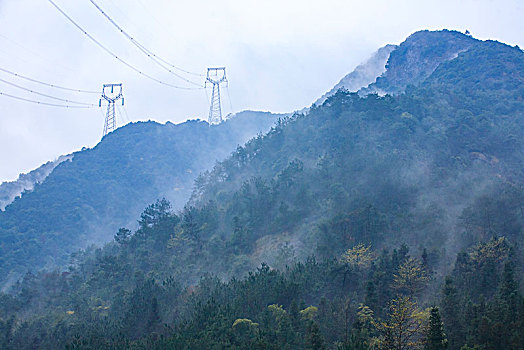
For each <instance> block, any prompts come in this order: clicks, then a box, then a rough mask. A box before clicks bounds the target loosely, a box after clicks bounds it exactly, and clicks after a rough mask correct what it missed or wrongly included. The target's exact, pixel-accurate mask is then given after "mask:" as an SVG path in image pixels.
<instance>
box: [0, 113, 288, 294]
mask: <svg viewBox="0 0 524 350" xmlns="http://www.w3.org/2000/svg"><path fill="white" fill-rule="evenodd" d="M277 118H278V115H274V114H270V113H263V112H249V111H246V112H241V113H238V114H237V115H235V116H234V117H233V118H231V119H230V120H227V121H226V122H224V123H222V124H220V125H213V126H209V125H208V124H207V123H206V122H203V121H188V122H185V123H181V124H177V125H174V124H172V123H167V124H165V125H161V124H158V123H155V122H139V123H132V124H128V125H126V126H124V127H122V128H119V129H117V130H116V131H114V132H112V133H110V134H108V135H107V136H105V137H104V139H103V140H102V141H101V142H100V143H99V144H98V145H97V146H96V147H94V148H93V149H85V150H82V151H79V152H75V153H74V154H72V155H71V157H70V158H72V160H71V161H69V162H65V163H61V164H60V165H58V166H57V167H56V168H54V169H53V171H52V172H51V173H50V175H48V176H47V178H45V180H44V181H42V182H41V183H37V184H36V185H35V187H34V189H33V190H32V191H26V192H25V193H23V195H22V196H21V197H19V198H17V199H15V200H14V202H13V203H11V204H9V205H8V206H7V208H6V209H5V211H4V212H0V257H1V258H0V276H2V278H0V283H1V284H2V285H4V284H5V283H6V282H8V283H12V282H14V281H16V279H17V278H19V277H20V276H21V274H23V273H25V271H27V270H28V269H30V270H32V271H37V270H38V269H40V268H43V267H47V268H54V267H56V266H64V265H66V264H67V263H68V262H69V255H70V254H71V253H73V252H75V251H76V250H78V249H80V248H85V247H87V245H89V244H94V243H96V244H97V245H100V244H104V243H106V242H108V241H110V240H111V239H112V237H113V234H114V232H115V231H116V230H117V229H118V227H121V226H130V227H134V226H135V224H133V223H134V222H136V217H137V216H138V215H139V214H140V212H141V211H142V210H143V209H144V208H145V207H146V206H147V205H148V204H149V203H151V202H153V201H154V200H155V199H156V198H159V197H166V198H169V200H170V201H171V202H172V203H173V205H175V206H178V207H179V208H181V207H182V206H183V205H184V203H185V201H186V200H187V199H188V198H189V195H190V193H191V188H192V183H193V180H194V178H195V177H196V176H197V175H198V173H199V172H201V171H203V170H205V169H207V168H210V167H211V166H212V165H213V164H214V162H216V161H217V160H220V159H223V158H224V157H226V156H227V155H229V154H230V153H231V151H232V150H234V149H235V147H236V146H238V145H241V144H243V143H244V142H246V141H247V140H248V139H249V138H251V137H253V136H254V135H256V134H257V133H261V132H264V131H267V130H268V129H269V128H270V126H271V125H273V124H274V123H275V120H276V119H277Z"/></svg>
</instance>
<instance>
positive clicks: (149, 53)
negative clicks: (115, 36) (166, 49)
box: [89, 0, 202, 86]
mask: <svg viewBox="0 0 524 350" xmlns="http://www.w3.org/2000/svg"><path fill="white" fill-rule="evenodd" d="M89 2H90V3H91V4H93V6H95V7H96V9H97V10H98V11H99V12H100V13H101V14H102V15H103V16H104V17H105V18H106V19H107V20H108V21H109V22H110V23H111V24H112V25H113V26H114V27H115V28H116V29H118V30H119V31H120V33H122V34H123V35H124V36H125V37H126V38H127V39H128V40H129V41H131V43H133V45H135V46H136V47H137V48H138V49H139V50H140V51H142V53H144V54H145V55H147V57H149V58H150V59H151V60H152V61H153V62H155V63H156V64H157V65H159V66H160V67H162V68H163V69H165V70H167V71H168V72H169V73H171V74H173V75H174V76H176V77H178V78H180V79H182V80H184V81H185V82H188V83H190V84H193V85H196V86H201V85H202V84H199V83H195V82H194V81H191V80H189V79H187V78H185V77H183V76H181V75H180V74H177V73H176V72H173V71H172V70H171V69H169V68H168V67H166V66H165V65H168V66H170V67H172V68H174V69H178V70H181V71H184V72H187V71H185V70H183V69H182V68H179V67H177V66H175V65H173V64H171V63H169V62H168V61H166V60H164V59H163V58H161V57H159V56H158V55H156V54H155V53H153V52H152V51H151V50H149V49H147V48H146V47H145V46H144V45H142V44H141V43H139V42H138V41H137V40H136V39H135V38H133V37H132V36H131V35H130V34H129V33H127V32H126V31H125V30H124V29H123V28H122V27H121V26H119V25H118V24H117V23H116V22H115V21H114V20H113V19H112V18H111V17H110V16H109V15H108V14H107V13H106V12H105V11H104V10H102V8H101V7H100V6H99V5H98V4H97V3H96V2H95V1H94V0H89ZM157 60H158V61H157ZM159 61H160V62H159ZM161 62H162V63H164V64H165V65H164V64H162V63H161Z"/></svg>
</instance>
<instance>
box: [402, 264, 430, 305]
mask: <svg viewBox="0 0 524 350" xmlns="http://www.w3.org/2000/svg"><path fill="white" fill-rule="evenodd" d="M427 279H428V278H427V276H426V272H425V270H424V268H423V267H422V265H421V264H420V263H419V261H418V260H417V259H413V258H408V259H406V260H405V261H404V262H403V263H402V264H401V265H400V266H399V268H398V271H397V273H396V274H395V276H394V287H395V288H396V289H397V290H399V291H400V292H401V293H404V294H407V295H409V296H410V297H413V296H414V295H415V294H416V293H418V292H419V291H420V290H421V289H422V288H424V285H425V283H426V281H427Z"/></svg>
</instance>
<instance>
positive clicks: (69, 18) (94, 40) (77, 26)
mask: <svg viewBox="0 0 524 350" xmlns="http://www.w3.org/2000/svg"><path fill="white" fill-rule="evenodd" d="M48 1H49V2H50V3H51V5H53V6H54V7H55V8H56V9H57V10H58V12H60V13H61V14H62V15H63V16H64V17H65V18H67V19H68V20H69V22H71V23H72V24H73V25H74V26H75V27H76V28H77V29H78V30H80V31H81V32H82V33H84V34H85V35H86V36H87V37H88V38H89V39H90V40H91V41H93V42H94V43H95V44H96V45H97V46H98V47H100V48H101V49H102V50H104V51H105V52H107V53H108V54H110V55H111V56H113V57H114V58H116V59H117V60H118V61H119V62H120V63H122V64H124V65H125V66H127V67H128V68H130V69H131V70H133V71H135V72H136V73H138V74H140V75H142V76H144V77H146V78H148V79H151V80H153V81H156V82H157V83H159V84H162V85H165V86H169V87H172V88H175V89H182V90H199V89H203V88H191V87H183V86H177V85H173V84H169V83H166V82H165V81H162V80H159V79H157V78H155V77H152V76H151V75H149V74H147V73H144V72H142V71H141V70H139V69H138V68H136V67H135V66H133V65H131V64H129V63H127V62H126V61H124V60H123V59H122V58H120V57H119V56H117V55H116V54H115V53H113V52H112V51H111V50H109V49H108V48H107V47H105V46H104V45H102V44H101V43H100V42H99V41H98V40H96V39H95V38H94V37H93V36H92V35H91V34H89V33H88V32H86V31H85V30H84V29H83V28H82V27H81V26H80V25H79V24H78V23H76V22H75V21H74V20H73V19H72V18H71V17H69V15H68V14H67V13H65V12H64V11H63V10H62V9H61V8H60V7H58V5H57V4H56V3H55V2H54V1H53V0H48Z"/></svg>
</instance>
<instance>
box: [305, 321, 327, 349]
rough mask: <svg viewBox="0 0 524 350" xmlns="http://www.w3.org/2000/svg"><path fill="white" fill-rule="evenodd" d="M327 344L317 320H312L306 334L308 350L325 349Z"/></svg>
mask: <svg viewBox="0 0 524 350" xmlns="http://www.w3.org/2000/svg"><path fill="white" fill-rule="evenodd" d="M325 348H326V346H325V345H324V339H323V338H322V335H321V334H320V329H319V328H318V325H317V324H316V323H315V322H310V323H309V325H308V327H307V335H306V349H307V350H323V349H325Z"/></svg>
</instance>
